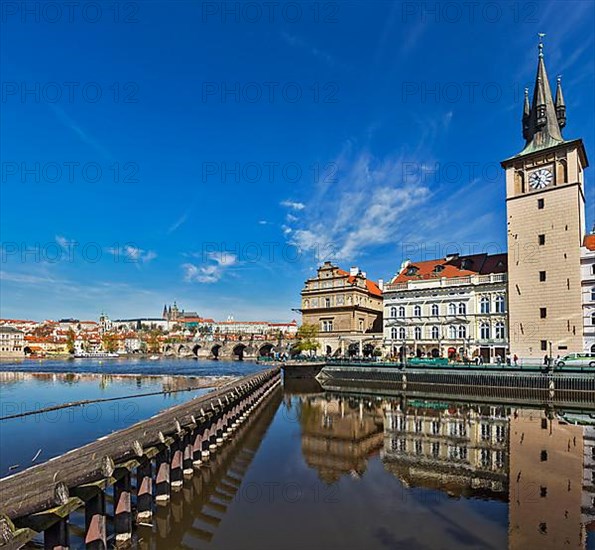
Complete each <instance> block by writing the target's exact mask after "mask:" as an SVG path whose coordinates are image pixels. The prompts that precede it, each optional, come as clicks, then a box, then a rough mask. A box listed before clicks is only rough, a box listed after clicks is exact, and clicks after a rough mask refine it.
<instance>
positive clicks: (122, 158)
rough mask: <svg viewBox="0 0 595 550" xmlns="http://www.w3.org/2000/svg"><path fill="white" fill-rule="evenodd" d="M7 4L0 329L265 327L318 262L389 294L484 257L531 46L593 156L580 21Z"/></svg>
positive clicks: (406, 8)
mask: <svg viewBox="0 0 595 550" xmlns="http://www.w3.org/2000/svg"><path fill="white" fill-rule="evenodd" d="M24 5H25V6H26V7H27V8H28V11H23V5H22V3H17V2H6V3H3V5H2V14H1V16H2V20H1V24H2V33H1V36H0V45H1V54H0V61H1V64H2V99H1V103H0V108H1V111H2V117H1V127H0V138H1V142H0V153H1V157H2V180H1V187H0V192H1V201H0V202H1V205H0V217H1V218H0V232H1V240H2V245H3V248H2V259H1V265H0V270H1V312H0V313H1V315H2V316H3V317H17V318H58V317H64V316H75V317H81V318H96V317H97V316H98V315H99V313H100V312H101V311H102V310H105V311H106V312H107V313H108V314H109V315H110V316H112V317H114V318H115V317H123V316H140V315H149V316H158V315H159V314H160V312H161V309H162V307H163V304H164V303H165V302H167V303H170V302H172V301H173V300H174V299H175V300H177V302H178V304H179V305H180V306H182V307H185V308H186V309H188V310H196V311H198V312H199V313H200V314H202V315H205V316H211V317H215V318H219V319H220V318H225V317H227V315H230V314H233V315H234V316H235V318H236V319H270V320H288V319H291V318H294V317H295V316H296V314H295V313H294V312H292V311H291V308H295V307H299V291H300V289H301V287H302V284H303V281H304V280H305V279H306V278H307V277H309V276H310V275H311V274H312V273H313V272H314V270H315V268H316V266H317V262H318V260H320V259H325V258H327V257H329V256H332V257H334V258H336V260H337V262H338V263H339V264H340V265H341V266H343V267H345V268H348V267H349V266H351V265H358V266H360V267H361V268H362V269H364V270H365V271H367V272H368V275H369V276H371V277H374V278H384V279H388V278H390V277H391V276H392V275H393V274H394V273H395V271H396V270H398V268H399V265H400V263H401V261H402V260H403V259H404V258H407V257H411V258H413V259H423V258H426V259H429V258H433V257H437V256H443V255H444V253H445V252H447V251H459V252H462V253H468V252H471V251H481V250H487V251H490V252H496V251H503V250H505V248H506V242H505V240H506V233H505V203H504V179H503V173H502V171H501V169H500V168H499V161H501V160H502V159H504V158H507V157H509V156H511V155H513V154H516V153H517V152H519V151H520V150H521V148H522V146H523V141H522V138H521V125H520V115H521V109H522V98H523V89H524V87H525V86H530V87H532V85H533V80H534V76H535V70H536V64H537V33H538V32H544V33H546V37H545V56H546V65H547V69H548V72H549V77H550V80H551V81H552V82H554V80H555V76H556V75H557V74H562V75H563V85H564V92H565V98H566V101H567V114H568V124H567V127H566V128H565V131H564V136H565V137H566V138H567V139H569V138H577V137H582V138H583V140H584V141H585V145H586V149H587V154H588V155H589V158H590V159H591V162H594V159H595V153H594V144H595V135H594V128H595V124H594V109H593V107H594V105H593V103H594V102H593V98H594V97H595V90H594V61H593V60H594V59H595V51H594V50H595V46H594V42H593V28H594V23H595V20H594V18H595V12H594V3H593V2H591V1H577V2H545V1H539V2H502V3H489V4H488V8H486V7H485V5H484V4H483V3H479V4H478V5H474V3H468V2H447V3H441V4H436V3H432V2H429V3H428V2H425V3H418V2H392V3H391V2H369V3H368V2H366V3H364V2H361V3H360V2H309V3H295V2H294V3H292V2H289V3H287V2H280V3H279V4H277V5H275V4H274V3H273V4H271V3H268V4H267V3H260V2H247V3H242V4H238V3H235V2H202V3H201V2H190V1H187V2H175V1H170V2H158V1H150V2H144V1H143V2H120V3H119V10H118V11H115V10H114V8H113V6H114V3H112V2H110V3H100V4H97V3H93V2H84V1H82V2H79V3H78V4H77V6H75V7H71V8H68V7H67V5H66V4H61V3H59V2H58V3H56V2H51V3H47V4H44V3H41V2H25V3H24ZM98 5H99V6H100V9H99V10H98V9H97V6H98ZM56 6H58V7H56ZM236 6H239V11H237V9H238V8H237V7H236ZM436 8H437V9H436ZM69 10H71V11H69ZM271 10H273V11H271ZM562 15H563V16H562ZM591 171H592V169H591V170H589V171H588V172H587V189H586V191H587V223H588V226H589V227H591V226H592V225H593V222H594V219H595V215H594V214H595V211H594V209H595V207H594V205H595V196H594V187H593V176H592V174H591Z"/></svg>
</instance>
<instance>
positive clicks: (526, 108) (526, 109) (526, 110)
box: [523, 88, 531, 141]
mask: <svg viewBox="0 0 595 550" xmlns="http://www.w3.org/2000/svg"><path fill="white" fill-rule="evenodd" d="M530 118H531V105H530V103H529V88H525V104H524V105H523V137H524V138H525V141H528V140H529V139H530V137H531V136H530V134H529V120H530Z"/></svg>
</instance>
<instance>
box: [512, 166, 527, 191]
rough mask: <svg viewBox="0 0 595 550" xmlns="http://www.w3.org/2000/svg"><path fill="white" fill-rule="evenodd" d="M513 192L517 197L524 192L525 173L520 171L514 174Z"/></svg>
mask: <svg viewBox="0 0 595 550" xmlns="http://www.w3.org/2000/svg"><path fill="white" fill-rule="evenodd" d="M514 190H515V192H516V194H517V195H518V194H520V193H524V192H525V173H524V172H523V171H522V170H517V171H516V172H515V173H514Z"/></svg>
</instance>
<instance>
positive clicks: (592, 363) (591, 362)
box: [556, 353, 595, 367]
mask: <svg viewBox="0 0 595 550" xmlns="http://www.w3.org/2000/svg"><path fill="white" fill-rule="evenodd" d="M556 366H557V367H564V366H568V367H595V357H594V356H593V355H589V354H588V353H569V354H568V355H565V356H564V357H562V358H561V359H560V360H559V361H558V362H557V363H556Z"/></svg>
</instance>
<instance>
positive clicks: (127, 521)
mask: <svg viewBox="0 0 595 550" xmlns="http://www.w3.org/2000/svg"><path fill="white" fill-rule="evenodd" d="M114 529H115V532H116V546H120V545H123V544H128V543H129V542H130V540H131V539H132V502H131V483H130V472H126V473H125V474H124V475H123V476H122V477H121V478H120V479H118V480H117V481H116V483H115V484H114Z"/></svg>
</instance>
